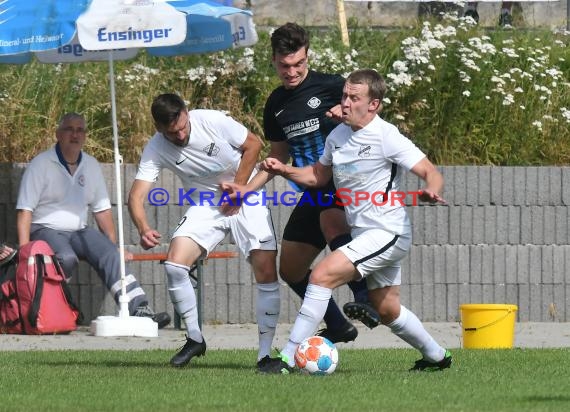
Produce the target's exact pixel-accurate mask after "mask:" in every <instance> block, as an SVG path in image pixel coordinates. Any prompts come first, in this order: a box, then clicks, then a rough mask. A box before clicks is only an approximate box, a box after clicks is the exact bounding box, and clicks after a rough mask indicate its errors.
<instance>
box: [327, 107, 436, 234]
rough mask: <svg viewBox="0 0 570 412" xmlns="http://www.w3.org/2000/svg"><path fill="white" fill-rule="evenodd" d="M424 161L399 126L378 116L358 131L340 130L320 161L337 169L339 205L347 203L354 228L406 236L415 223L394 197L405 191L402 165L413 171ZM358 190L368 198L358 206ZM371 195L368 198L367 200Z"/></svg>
mask: <svg viewBox="0 0 570 412" xmlns="http://www.w3.org/2000/svg"><path fill="white" fill-rule="evenodd" d="M424 157H425V154H424V153H423V152H422V151H421V150H420V149H418V148H417V147H416V146H415V145H414V144H413V143H412V142H411V141H410V140H409V139H408V138H407V137H405V136H403V135H402V134H400V132H399V131H398V129H397V128H396V127H395V126H394V125H392V124H390V123H388V122H386V121H384V120H382V119H381V118H380V117H379V116H376V117H375V118H374V120H373V121H372V122H370V123H369V124H368V125H366V127H364V128H362V129H360V130H358V131H356V132H353V131H352V129H351V128H350V127H349V126H347V125H345V124H341V125H339V126H337V127H336V128H335V129H334V130H333V131H332V132H331V133H330V134H329V136H328V138H327V140H326V143H325V151H324V153H323V155H322V156H321V158H320V159H319V161H320V162H321V163H322V164H323V165H325V166H330V165H332V167H333V177H334V183H335V186H336V188H337V194H338V195H339V196H340V197H339V201H341V202H343V203H344V204H345V212H346V218H347V222H348V224H349V225H350V226H351V227H352V228H353V229H357V228H379V229H384V230H387V231H389V232H392V233H394V234H404V233H408V232H409V231H410V221H409V219H408V215H407V213H406V210H405V208H404V207H403V206H402V205H401V203H400V202H399V201H397V199H394V197H393V196H392V195H393V193H394V192H398V191H400V190H401V189H400V184H401V182H400V180H401V177H402V171H401V167H404V168H406V169H408V170H409V169H411V168H412V167H413V166H414V165H416V164H417V163H418V162H419V161H420V160H422V159H423V158H424ZM357 192H359V194H358V196H360V197H361V198H362V200H360V201H358V202H357V201H356V197H357ZM383 193H387V195H386V196H387V197H386V198H383V196H382V194H383ZM366 194H368V199H364V197H366ZM371 198H373V199H374V201H373V200H371ZM406 200H407V199H403V201H406ZM375 203H376V204H375Z"/></svg>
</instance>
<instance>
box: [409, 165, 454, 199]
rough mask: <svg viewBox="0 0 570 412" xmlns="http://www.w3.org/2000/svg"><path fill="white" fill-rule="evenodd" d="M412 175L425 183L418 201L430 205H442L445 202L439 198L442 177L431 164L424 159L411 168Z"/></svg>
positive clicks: (441, 188)
mask: <svg viewBox="0 0 570 412" xmlns="http://www.w3.org/2000/svg"><path fill="white" fill-rule="evenodd" d="M411 170H412V173H414V174H415V175H416V176H418V177H419V178H420V179H422V180H423V181H425V182H426V185H425V188H424V189H422V190H421V193H420V196H419V198H420V200H421V201H423V202H430V203H437V202H439V203H443V204H445V203H446V201H445V200H444V199H443V198H442V197H441V193H442V190H443V176H442V174H441V173H440V172H439V170H437V168H436V167H435V166H434V164H433V163H432V162H430V161H429V160H428V158H427V157H424V158H423V159H422V160H420V161H419V162H418V163H416V164H415V165H414V167H412V169H411Z"/></svg>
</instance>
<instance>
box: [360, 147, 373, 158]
mask: <svg viewBox="0 0 570 412" xmlns="http://www.w3.org/2000/svg"><path fill="white" fill-rule="evenodd" d="M370 149H371V146H370V145H368V144H367V145H361V146H360V149H358V157H368V156H370Z"/></svg>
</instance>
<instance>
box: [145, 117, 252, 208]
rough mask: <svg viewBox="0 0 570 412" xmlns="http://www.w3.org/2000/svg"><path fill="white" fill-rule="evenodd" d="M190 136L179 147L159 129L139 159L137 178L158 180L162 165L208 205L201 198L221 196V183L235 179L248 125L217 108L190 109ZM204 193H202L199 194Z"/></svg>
mask: <svg viewBox="0 0 570 412" xmlns="http://www.w3.org/2000/svg"><path fill="white" fill-rule="evenodd" d="M189 119H190V125H191V129H190V139H189V141H188V145H186V146H185V147H180V146H177V145H175V144H174V143H171V142H170V141H168V140H167V139H166V138H165V137H164V136H163V135H162V133H160V132H156V133H155V135H154V136H153V137H152V138H151V139H150V140H149V142H148V143H147V145H146V146H145V148H144V151H143V154H142V156H141V161H140V163H139V168H138V172H137V175H136V179H139V180H144V181H147V182H155V181H156V180H157V178H158V176H159V174H160V171H161V170H162V169H163V168H166V169H169V170H171V171H172V172H174V173H175V174H176V175H177V176H178V177H180V180H181V181H182V184H183V185H184V188H183V189H184V191H188V193H190V191H192V192H191V194H190V195H189V197H190V198H192V199H193V200H194V201H195V202H196V204H198V205H208V204H209V202H206V201H201V200H200V199H204V198H208V197H209V196H212V198H211V199H212V200H213V203H215V202H217V200H218V199H219V197H220V196H221V190H220V187H219V185H220V183H222V182H233V181H234V178H235V175H236V172H237V170H238V167H239V164H240V161H241V157H242V154H243V153H242V151H241V150H240V147H241V146H242V145H243V144H244V142H245V140H246V138H247V128H246V127H245V126H243V125H242V124H241V123H238V122H237V121H235V120H234V119H233V118H231V117H230V116H226V115H225V114H224V113H222V112H219V111H217V110H191V111H189ZM200 196H202V197H200Z"/></svg>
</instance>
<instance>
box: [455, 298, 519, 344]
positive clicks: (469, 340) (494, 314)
mask: <svg viewBox="0 0 570 412" xmlns="http://www.w3.org/2000/svg"><path fill="white" fill-rule="evenodd" d="M459 308H460V310H461V327H462V330H463V347H464V348H469V349H487V348H512V347H513V341H514V335H515V317H516V312H517V310H518V307H517V305H501V304H482V303H473V304H464V305H460V306H459Z"/></svg>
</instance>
